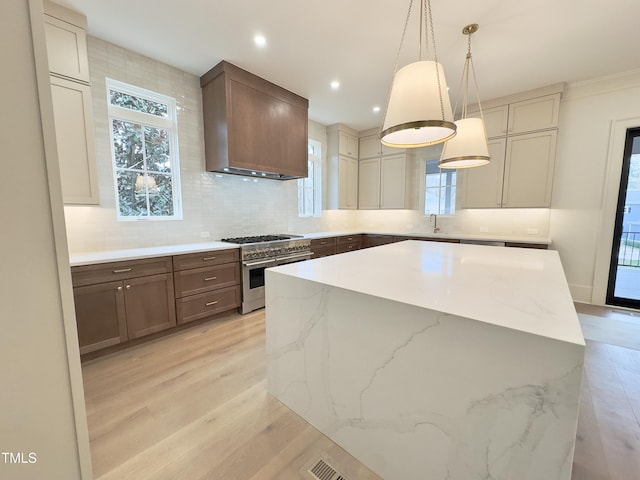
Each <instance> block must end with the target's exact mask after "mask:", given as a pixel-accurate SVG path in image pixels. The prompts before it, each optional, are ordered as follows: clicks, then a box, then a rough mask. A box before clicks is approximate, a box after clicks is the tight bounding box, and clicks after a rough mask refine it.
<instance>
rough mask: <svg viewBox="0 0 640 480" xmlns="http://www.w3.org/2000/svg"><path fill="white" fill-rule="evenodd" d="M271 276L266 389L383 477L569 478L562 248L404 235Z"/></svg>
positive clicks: (573, 405) (574, 327) (575, 359)
mask: <svg viewBox="0 0 640 480" xmlns="http://www.w3.org/2000/svg"><path fill="white" fill-rule="evenodd" d="M266 274H267V292H266V305H267V308H266V322H267V377H268V388H269V392H270V393H271V394H272V395H274V396H275V397H276V398H278V399H279V400H280V401H282V402H283V403H284V404H285V405H287V406H288V407H289V408H291V409H292V410H293V411H295V412H296V413H298V414H299V415H300V416H302V417H303V418H304V419H306V420H307V421H308V422H309V423H311V424H312V425H313V426H315V427H316V428H318V429H319V430H320V431H322V432H323V433H324V434H325V435H327V436H328V437H329V438H331V439H332V440H333V441H334V442H336V443H337V444H339V445H340V446H342V447H343V448H344V449H345V450H347V451H348V452H349V453H351V454H352V455H354V456H355V457H357V458H358V459H359V460H360V461H362V462H363V463H364V464H366V465H367V466H368V467H369V468H371V469H372V470H374V471H375V472H376V473H378V474H379V475H380V476H381V477H383V478H385V480H414V479H415V480H417V479H421V480H423V479H433V480H436V479H450V480H475V479H477V480H480V479H488V478H493V479H504V480H513V479H518V480H526V479H528V480H539V479H545V480H568V479H569V478H570V476H571V466H572V459H573V449H574V442H575V433H576V423H577V415H578V405H579V393H580V383H581V378H582V363H583V357H584V338H583V337H582V332H581V329H580V326H579V323H578V317H577V314H576V312H575V309H574V307H573V303H572V299H571V295H570V293H569V289H568V286H567V284H566V280H565V276H564V273H563V270H562V266H561V264H560V260H559V256H558V254H557V252H555V251H547V250H531V249H519V248H508V249H506V248H500V247H491V246H479V245H455V244H448V243H432V242H420V241H405V242H400V243H394V244H389V245H384V246H380V247H375V248H370V249H366V250H359V251H355V252H351V253H347V254H343V255H337V256H331V257H326V258H321V259H317V260H311V261H308V262H303V263H297V264H292V265H287V266H282V267H276V268H273V269H269V270H267V273H266Z"/></svg>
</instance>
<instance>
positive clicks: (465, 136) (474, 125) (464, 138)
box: [439, 118, 491, 168]
mask: <svg viewBox="0 0 640 480" xmlns="http://www.w3.org/2000/svg"><path fill="white" fill-rule="evenodd" d="M456 125H457V126H458V131H457V133H456V136H455V137H453V138H452V139H451V140H449V141H447V143H445V144H444V148H443V149H442V156H441V157H440V164H439V166H440V168H468V167H479V166H480V165H486V164H487V163H489V162H490V161H491V157H489V147H488V146H487V136H486V132H485V129H484V122H483V121H482V119H481V118H462V119H460V120H458V121H457V122H456Z"/></svg>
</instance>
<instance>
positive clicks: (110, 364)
mask: <svg viewBox="0 0 640 480" xmlns="http://www.w3.org/2000/svg"><path fill="white" fill-rule="evenodd" d="M577 308H578V311H581V308H582V310H585V309H586V310H587V311H585V312H584V313H588V314H589V315H592V316H602V317H603V318H604V317H606V318H610V317H611V315H612V313H611V312H612V311H611V310H605V309H597V308H596V309H594V308H593V307H587V306H583V307H580V306H577ZM614 315H615V313H614ZM639 320H640V319H639ZM264 343H265V327H264V312H263V311H258V312H254V313H252V314H249V315H243V316H241V315H236V314H232V315H229V316H227V317H225V318H222V319H219V320H217V321H214V322H210V323H206V324H202V325H199V326H195V327H193V328H190V329H187V330H183V331H180V332H177V333H174V334H172V335H169V336H167V337H163V338H159V339H156V340H153V341H151V342H149V343H145V344H142V345H138V346H136V347H133V348H131V349H128V350H124V351H122V352H118V353H115V354H111V355H109V356H106V357H102V358H99V359H95V360H91V361H89V362H86V363H85V364H84V365H83V376H84V385H85V398H86V405H87V417H88V422H89V433H90V441H91V454H92V460H93V469H94V475H95V478H96V480H114V479H133V480H151V479H154V480H158V479H163V480H164V479H167V480H168V479H171V480H182V479H185V480H199V479H201V480H205V479H207V480H210V479H225V480H245V479H247V480H262V479H265V480H269V479H278V480H287V479H296V480H297V479H304V478H309V477H305V476H304V475H303V474H302V473H301V470H304V468H303V467H305V465H308V464H309V463H310V462H312V461H314V460H316V459H317V458H319V457H320V456H322V455H324V456H325V457H326V458H328V459H329V460H330V461H331V462H332V463H333V464H334V466H336V467H337V468H338V469H339V470H340V471H341V473H342V474H344V475H345V476H346V477H347V478H348V479H349V480H362V479H366V480H368V479H378V478H379V477H377V476H376V475H375V474H373V473H372V472H371V471H369V470H368V469H367V468H366V467H364V466H363V465H361V464H360V463H359V462H358V461H357V460H355V459H354V458H353V457H351V456H350V455H349V454H347V453H346V452H345V451H344V450H342V449H341V448H340V447H338V446H337V445H335V444H334V443H332V442H331V441H330V440H329V439H327V438H326V437H325V436H323V435H322V434H320V433H319V432H318V431H316V430H315V429H314V428H313V427H311V426H310V425H309V424H307V423H306V422H305V421H304V420H302V419H301V418H300V417H298V416H297V415H295V414H294V413H293V412H291V411H290V410H289V409H287V408H286V407H284V406H283V405H282V404H281V403H280V402H278V401H277V400H275V399H273V398H272V397H271V396H269V395H268V393H267V391H266V380H265V350H264ZM639 418H640V351H637V350H632V349H628V348H624V347H620V346H617V345H610V344H605V343H602V342H598V341H593V340H589V341H588V346H587V354H586V359H585V373H584V379H583V391H582V399H581V411H580V418H579V422H578V434H577V440H576V452H575V458H574V469H573V476H572V480H638V479H639V478H640V423H639V421H638V419H639ZM430 480H438V479H430ZM541 480H542V479H541Z"/></svg>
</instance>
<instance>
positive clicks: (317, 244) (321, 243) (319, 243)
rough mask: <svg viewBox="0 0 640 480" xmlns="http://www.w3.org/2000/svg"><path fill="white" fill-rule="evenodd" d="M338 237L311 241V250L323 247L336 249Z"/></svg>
mask: <svg viewBox="0 0 640 480" xmlns="http://www.w3.org/2000/svg"><path fill="white" fill-rule="evenodd" d="M335 246H336V237H326V238H314V239H313V240H311V250H315V249H316V248H323V247H335Z"/></svg>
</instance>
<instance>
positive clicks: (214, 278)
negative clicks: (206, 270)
mask: <svg viewBox="0 0 640 480" xmlns="http://www.w3.org/2000/svg"><path fill="white" fill-rule="evenodd" d="M217 278H218V277H207V278H205V279H204V281H205V282H210V281H211V280H216V279H217Z"/></svg>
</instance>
